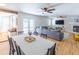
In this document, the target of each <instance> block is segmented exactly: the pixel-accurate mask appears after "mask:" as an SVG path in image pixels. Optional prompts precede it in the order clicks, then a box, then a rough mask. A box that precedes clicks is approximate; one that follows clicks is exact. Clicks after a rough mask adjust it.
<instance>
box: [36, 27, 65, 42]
mask: <svg viewBox="0 0 79 59" xmlns="http://www.w3.org/2000/svg"><path fill="white" fill-rule="evenodd" d="M36 32H37V33H38V34H40V35H41V34H46V35H47V37H50V38H53V39H55V40H59V41H61V40H63V38H64V33H63V32H61V31H59V30H56V29H51V28H48V27H47V26H42V27H37V28H36Z"/></svg>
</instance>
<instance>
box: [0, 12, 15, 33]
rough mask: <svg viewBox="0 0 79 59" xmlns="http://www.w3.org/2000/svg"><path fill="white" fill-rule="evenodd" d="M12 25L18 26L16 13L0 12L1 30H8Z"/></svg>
mask: <svg viewBox="0 0 79 59" xmlns="http://www.w3.org/2000/svg"><path fill="white" fill-rule="evenodd" d="M11 15H12V16H11ZM12 27H16V15H14V16H13V14H10V13H5V12H0V32H7V31H8V30H9V29H10V28H12Z"/></svg>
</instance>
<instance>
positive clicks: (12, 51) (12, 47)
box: [8, 38, 15, 55]
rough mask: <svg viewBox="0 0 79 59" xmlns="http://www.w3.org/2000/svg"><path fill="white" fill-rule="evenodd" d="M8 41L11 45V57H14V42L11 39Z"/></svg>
mask: <svg viewBox="0 0 79 59" xmlns="http://www.w3.org/2000/svg"><path fill="white" fill-rule="evenodd" d="M8 41H9V45H10V50H9V55H14V53H15V49H14V45H13V42H12V38H9V39H8Z"/></svg>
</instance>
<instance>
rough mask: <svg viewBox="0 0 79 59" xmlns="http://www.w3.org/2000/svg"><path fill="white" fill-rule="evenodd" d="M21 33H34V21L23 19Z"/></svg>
mask: <svg viewBox="0 0 79 59" xmlns="http://www.w3.org/2000/svg"><path fill="white" fill-rule="evenodd" d="M23 31H24V33H28V32H29V31H31V32H33V31H34V20H33V19H26V18H25V19H23Z"/></svg>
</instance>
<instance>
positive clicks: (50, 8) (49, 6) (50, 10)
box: [41, 3, 61, 14]
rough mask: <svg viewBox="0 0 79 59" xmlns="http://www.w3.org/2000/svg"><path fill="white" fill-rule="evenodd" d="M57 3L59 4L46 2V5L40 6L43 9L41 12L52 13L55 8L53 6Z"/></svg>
mask: <svg viewBox="0 0 79 59" xmlns="http://www.w3.org/2000/svg"><path fill="white" fill-rule="evenodd" d="M59 5H61V4H60V3H58V4H54V5H51V4H48V5H47V7H42V8H41V10H42V11H43V13H42V14H44V13H53V11H55V10H56V9H55V8H54V7H56V6H59Z"/></svg>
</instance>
